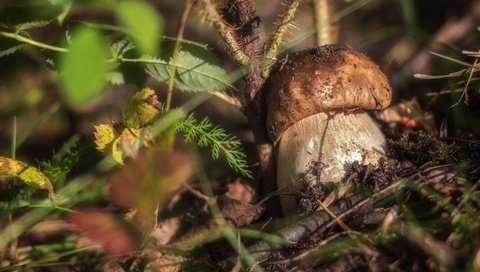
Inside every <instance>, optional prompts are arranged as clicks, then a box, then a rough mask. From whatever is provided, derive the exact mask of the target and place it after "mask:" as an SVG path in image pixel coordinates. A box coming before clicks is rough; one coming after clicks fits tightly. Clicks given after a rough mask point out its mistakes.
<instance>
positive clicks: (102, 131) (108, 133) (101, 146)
mask: <svg viewBox="0 0 480 272" xmlns="http://www.w3.org/2000/svg"><path fill="white" fill-rule="evenodd" d="M93 135H94V136H95V145H96V146H97V150H99V151H101V152H105V151H106V150H105V149H106V148H107V146H109V145H110V144H112V142H113V141H114V140H115V130H114V129H113V126H112V125H107V124H100V125H98V126H95V132H94V133H93Z"/></svg>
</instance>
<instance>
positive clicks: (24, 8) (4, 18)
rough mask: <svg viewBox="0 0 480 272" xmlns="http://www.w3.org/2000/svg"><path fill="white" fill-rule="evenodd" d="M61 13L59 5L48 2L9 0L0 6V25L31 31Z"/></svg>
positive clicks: (60, 5)
mask: <svg viewBox="0 0 480 272" xmlns="http://www.w3.org/2000/svg"><path fill="white" fill-rule="evenodd" d="M63 12H64V6H63V5H62V4H61V3H52V1H48V0H22V1H13V0H11V1H7V3H4V4H2V5H0V24H2V25H4V26H5V27H8V28H10V29H17V30H18V29H31V28H36V27H41V26H44V25H45V24H46V23H48V22H51V21H53V20H55V19H57V18H58V17H59V16H61V14H62V13H63Z"/></svg>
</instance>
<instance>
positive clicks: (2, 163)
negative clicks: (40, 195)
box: [0, 156, 55, 199]
mask: <svg viewBox="0 0 480 272" xmlns="http://www.w3.org/2000/svg"><path fill="white" fill-rule="evenodd" d="M0 175H8V176H12V177H16V178H18V179H19V180H21V181H22V182H24V183H25V184H27V185H29V186H31V187H33V188H36V189H44V190H47V192H48V197H49V198H51V199H54V198H55V192H54V191H53V185H52V183H51V181H50V180H49V179H48V177H47V176H45V175H44V174H43V173H42V172H41V171H40V170H38V169H37V168H35V167H33V166H31V165H28V164H26V163H24V162H21V161H17V160H13V159H10V158H6V157H2V156H0Z"/></svg>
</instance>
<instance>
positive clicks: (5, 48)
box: [0, 37, 24, 58]
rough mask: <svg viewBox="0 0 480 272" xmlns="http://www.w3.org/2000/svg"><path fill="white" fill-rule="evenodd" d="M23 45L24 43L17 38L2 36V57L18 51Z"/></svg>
mask: <svg viewBox="0 0 480 272" xmlns="http://www.w3.org/2000/svg"><path fill="white" fill-rule="evenodd" d="M23 46H24V44H22V43H20V42H17V41H15V40H11V39H7V38H2V37H0V58H1V57H5V56H8V55H11V54H13V53H15V52H17V50H19V49H21V48H22V47H23Z"/></svg>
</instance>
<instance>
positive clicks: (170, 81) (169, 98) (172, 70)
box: [165, 0, 192, 111]
mask: <svg viewBox="0 0 480 272" xmlns="http://www.w3.org/2000/svg"><path fill="white" fill-rule="evenodd" d="M191 7H192V0H185V4H184V5H183V10H182V15H181V17H180V22H179V23H178V28H177V35H176V36H175V46H174V48H173V55H172V62H171V63H172V65H170V69H169V78H168V90H167V98H166V101H165V111H169V110H170V107H171V103H172V94H173V85H174V82H175V71H176V67H175V63H177V57H178V51H179V50H180V43H181V42H182V38H183V30H184V29H185V22H186V21H187V18H188V13H189V12H190V8H191Z"/></svg>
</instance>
